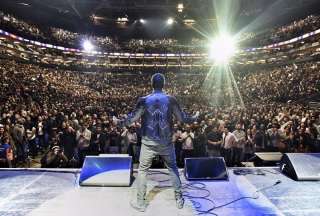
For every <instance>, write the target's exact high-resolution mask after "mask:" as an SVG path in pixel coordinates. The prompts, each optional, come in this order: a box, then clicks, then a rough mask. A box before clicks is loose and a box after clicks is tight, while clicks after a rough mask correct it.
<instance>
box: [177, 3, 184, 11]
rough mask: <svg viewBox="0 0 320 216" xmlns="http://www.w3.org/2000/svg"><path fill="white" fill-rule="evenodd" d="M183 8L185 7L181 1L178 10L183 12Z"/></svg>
mask: <svg viewBox="0 0 320 216" xmlns="http://www.w3.org/2000/svg"><path fill="white" fill-rule="evenodd" d="M183 8H184V6H183V3H179V4H178V6H177V9H178V12H179V13H182V12H183Z"/></svg>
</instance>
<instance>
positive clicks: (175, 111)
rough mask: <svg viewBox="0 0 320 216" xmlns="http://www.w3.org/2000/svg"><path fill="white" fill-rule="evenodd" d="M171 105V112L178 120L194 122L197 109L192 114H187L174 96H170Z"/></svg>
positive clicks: (196, 117) (197, 115) (188, 122)
mask: <svg viewBox="0 0 320 216" xmlns="http://www.w3.org/2000/svg"><path fill="white" fill-rule="evenodd" d="M172 105H173V108H172V109H173V114H174V115H175V117H176V118H177V119H178V121H180V122H183V123H187V124H191V123H193V122H195V121H196V120H197V119H198V117H199V111H198V112H197V113H196V114H195V115H194V116H189V115H187V114H186V113H185V112H183V111H182V110H181V108H180V105H179V104H178V102H177V100H176V99H175V98H172Z"/></svg>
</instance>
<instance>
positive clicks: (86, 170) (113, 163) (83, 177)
mask: <svg viewBox="0 0 320 216" xmlns="http://www.w3.org/2000/svg"><path fill="white" fill-rule="evenodd" d="M131 174H132V158H131V156H128V155H110V156H108V155H101V156H86V158H85V160H84V163H83V167H82V169H81V173H80V179H79V184H80V185H81V186H130V182H131Z"/></svg>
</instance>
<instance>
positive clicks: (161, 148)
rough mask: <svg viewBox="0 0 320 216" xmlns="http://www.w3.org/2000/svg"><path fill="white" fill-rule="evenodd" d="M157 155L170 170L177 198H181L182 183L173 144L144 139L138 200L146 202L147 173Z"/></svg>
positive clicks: (141, 152) (138, 183)
mask: <svg viewBox="0 0 320 216" xmlns="http://www.w3.org/2000/svg"><path fill="white" fill-rule="evenodd" d="M156 155H160V156H161V157H162V158H163V160H164V163H165V165H166V167H167V168H168V170H169V174H170V178H171V182H172V185H173V188H174V191H175V196H176V198H178V197H179V196H181V181H180V178H179V172H178V167H177V163H176V155H175V150H174V146H173V144H172V143H168V144H160V143H157V142H155V141H152V140H149V139H144V138H142V145H141V151H140V164H139V171H138V179H137V181H138V182H137V200H138V202H140V203H141V202H144V200H145V197H146V191H147V172H148V170H149V168H150V167H151V165H152V160H153V158H154V157H155V156H156Z"/></svg>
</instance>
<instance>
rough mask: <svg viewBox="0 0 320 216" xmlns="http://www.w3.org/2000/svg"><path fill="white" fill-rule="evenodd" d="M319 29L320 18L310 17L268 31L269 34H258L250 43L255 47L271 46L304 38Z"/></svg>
mask: <svg viewBox="0 0 320 216" xmlns="http://www.w3.org/2000/svg"><path fill="white" fill-rule="evenodd" d="M319 28H320V16H319V15H309V16H307V17H306V18H304V19H301V20H297V21H293V22H292V23H289V24H288V25H284V26H280V27H278V28H273V29H271V30H267V32H263V33H262V34H256V35H255V37H254V38H251V40H250V41H248V42H249V44H253V45H254V46H257V45H261V46H262V45H270V44H274V43H279V42H282V41H286V40H290V39H292V38H295V37H298V36H302V35H303V34H306V33H309V32H313V31H315V30H317V29H319Z"/></svg>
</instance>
